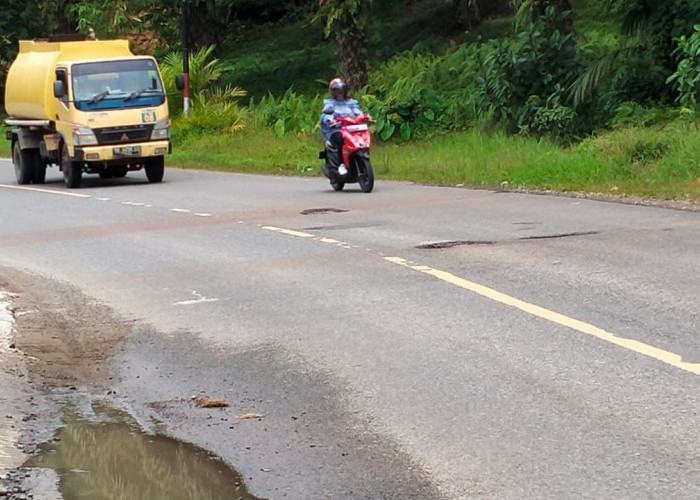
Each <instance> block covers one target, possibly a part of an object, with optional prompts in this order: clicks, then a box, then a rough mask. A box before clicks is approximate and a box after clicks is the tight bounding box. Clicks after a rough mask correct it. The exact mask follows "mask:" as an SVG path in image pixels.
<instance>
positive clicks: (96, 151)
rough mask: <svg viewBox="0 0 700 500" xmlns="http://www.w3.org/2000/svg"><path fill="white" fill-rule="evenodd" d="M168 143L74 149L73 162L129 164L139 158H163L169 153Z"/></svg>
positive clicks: (141, 143) (155, 142)
mask: <svg viewBox="0 0 700 500" xmlns="http://www.w3.org/2000/svg"><path fill="white" fill-rule="evenodd" d="M170 150H171V146H170V141H168V140H166V141H153V142H140V143H136V144H125V145H119V144H110V145H109V146H83V147H76V148H75V160H77V161H84V162H93V161H97V162H102V161H115V162H116V161H123V162H124V163H130V162H133V161H137V160H139V159H141V158H150V157H154V156H163V155H165V154H166V153H170Z"/></svg>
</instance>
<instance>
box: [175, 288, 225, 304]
mask: <svg viewBox="0 0 700 500" xmlns="http://www.w3.org/2000/svg"><path fill="white" fill-rule="evenodd" d="M192 295H194V296H195V297H197V298H196V299H190V300H181V301H179V302H174V303H173V305H174V306H192V305H195V304H203V303H205V302H216V301H218V300H219V299H216V298H209V297H205V296H203V295H202V294H200V293H197V291H196V290H192Z"/></svg>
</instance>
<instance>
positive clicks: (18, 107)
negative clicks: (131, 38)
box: [5, 40, 133, 120]
mask: <svg viewBox="0 0 700 500" xmlns="http://www.w3.org/2000/svg"><path fill="white" fill-rule="evenodd" d="M118 57H133V54H132V53H131V51H130V50H129V42H128V40H85V41H70V42H48V41H43V40H20V42H19V53H18V54H17V58H16V59H15V60H14V61H13V62H12V65H11V66H10V69H9V70H8V72H7V79H6V80H5V110H6V111H7V114H8V115H10V116H11V117H13V118H16V119H25V120H53V119H55V116H54V114H55V109H56V108H55V101H56V99H55V97H54V95H53V82H54V81H55V80H56V67H57V66H64V67H69V66H70V64H71V63H73V62H81V61H90V60H99V59H105V58H118Z"/></svg>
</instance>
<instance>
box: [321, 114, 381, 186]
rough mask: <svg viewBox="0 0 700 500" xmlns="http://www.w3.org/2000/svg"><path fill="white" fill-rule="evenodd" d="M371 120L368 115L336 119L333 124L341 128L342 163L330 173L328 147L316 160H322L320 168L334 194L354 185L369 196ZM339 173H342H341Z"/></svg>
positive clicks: (372, 171)
mask: <svg viewBox="0 0 700 500" xmlns="http://www.w3.org/2000/svg"><path fill="white" fill-rule="evenodd" d="M371 120H372V117H371V116H370V115H368V114H361V115H357V116H341V117H338V119H337V121H338V122H339V123H340V124H341V128H340V133H341V135H342V136H343V140H344V141H345V144H343V150H342V154H341V161H342V163H341V164H340V166H339V167H338V171H337V172H332V173H331V170H330V167H329V166H328V150H329V149H330V148H329V146H328V145H326V149H325V150H324V151H321V152H320V153H319V158H320V159H325V160H326V161H325V162H324V163H322V164H321V170H322V171H323V175H325V176H326V177H327V178H328V179H329V180H330V181H331V186H332V187H333V189H334V190H335V191H340V190H342V189H343V188H344V187H345V184H348V183H354V182H357V183H359V184H360V189H362V192H363V193H370V192H371V191H372V189H373V188H374V170H373V169H372V164H371V163H370V161H369V145H370V133H369V122H370V121H371ZM343 167H345V168H343ZM343 171H344V173H341V172H343Z"/></svg>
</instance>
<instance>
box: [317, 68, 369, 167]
mask: <svg viewBox="0 0 700 500" xmlns="http://www.w3.org/2000/svg"><path fill="white" fill-rule="evenodd" d="M328 90H329V91H330V94H331V98H330V99H324V100H323V111H322V112H321V119H320V126H321V135H322V136H323V140H324V142H325V143H326V145H327V146H328V149H327V153H326V155H327V158H326V159H327V163H328V166H329V168H330V170H331V172H337V173H339V174H340V175H345V174H346V173H347V168H346V167H345V165H343V163H342V160H341V155H342V150H343V144H345V141H344V140H343V136H342V135H341V133H340V123H338V121H337V119H338V117H341V116H348V115H361V114H362V110H361V109H360V107H359V105H358V104H357V101H356V100H355V99H351V98H349V97H348V86H347V84H346V83H345V82H344V81H343V80H342V79H341V78H333V79H332V80H331V81H330V83H329V84H328Z"/></svg>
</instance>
